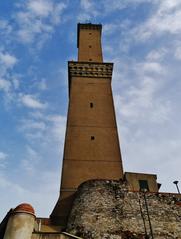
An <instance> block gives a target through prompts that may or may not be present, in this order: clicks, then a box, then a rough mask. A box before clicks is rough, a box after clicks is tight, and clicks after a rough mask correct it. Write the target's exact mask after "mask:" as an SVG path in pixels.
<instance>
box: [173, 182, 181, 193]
mask: <svg viewBox="0 0 181 239" xmlns="http://www.w3.org/2000/svg"><path fill="white" fill-rule="evenodd" d="M173 183H174V184H175V185H176V188H177V191H178V194H180V190H179V187H178V181H174V182H173Z"/></svg>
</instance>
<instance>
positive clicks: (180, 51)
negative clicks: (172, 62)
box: [175, 46, 181, 60]
mask: <svg viewBox="0 0 181 239" xmlns="http://www.w3.org/2000/svg"><path fill="white" fill-rule="evenodd" d="M175 58H176V59H177V60H181V47H180V46H179V47H177V48H176V50H175Z"/></svg>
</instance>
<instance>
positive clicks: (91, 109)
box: [51, 23, 123, 225]
mask: <svg viewBox="0 0 181 239" xmlns="http://www.w3.org/2000/svg"><path fill="white" fill-rule="evenodd" d="M101 30H102V26H101V25H97V24H90V23H89V24H78V31H77V34H78V36H77V37H78V40H77V47H78V61H77V62H74V61H71V62H68V72H69V109H68V118H67V129H66V136H65V146H64V157H63V168H62V179H61V187H60V196H59V199H58V202H57V204H56V206H55V208H54V210H53V212H52V214H51V219H52V220H53V222H54V223H55V224H59V225H66V221H67V217H68V214H69V211H70V209H71V206H72V201H73V198H74V194H75V192H76V190H77V187H78V186H79V185H80V184H81V183H83V182H85V181H87V180H90V179H119V178H122V177H123V168H122V159H121V153H120V147H119V139H118V132H117V126H116V118H115V111H114V104H113V97H112V89H111V78H112V70H113V64H112V63H103V56H102V47H101Z"/></svg>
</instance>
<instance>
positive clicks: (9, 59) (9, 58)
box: [0, 52, 18, 68]
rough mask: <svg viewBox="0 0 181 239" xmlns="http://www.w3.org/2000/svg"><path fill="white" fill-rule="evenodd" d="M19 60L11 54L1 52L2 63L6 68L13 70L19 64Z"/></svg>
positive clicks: (0, 59) (0, 60)
mask: <svg viewBox="0 0 181 239" xmlns="http://www.w3.org/2000/svg"><path fill="white" fill-rule="evenodd" d="M17 61H18V60H17V58H16V57H15V56H13V55H10V54H9V53H2V52H0V62H1V64H3V65H4V66H5V67H6V68H12V67H13V66H14V65H15V64H16V63H17Z"/></svg>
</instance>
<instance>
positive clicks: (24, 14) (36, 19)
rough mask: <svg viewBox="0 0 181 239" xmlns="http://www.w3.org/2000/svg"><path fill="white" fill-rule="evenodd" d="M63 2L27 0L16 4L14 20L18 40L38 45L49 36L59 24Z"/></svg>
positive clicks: (63, 7)
mask: <svg viewBox="0 0 181 239" xmlns="http://www.w3.org/2000/svg"><path fill="white" fill-rule="evenodd" d="M65 8H66V5H65V3H55V2H54V1H52V0H28V1H27V2H25V3H24V2H23V3H22V4H18V9H19V10H18V12H17V13H16V15H15V20H16V22H17V24H18V28H17V36H18V40H19V41H20V42H22V43H25V44H32V43H36V45H37V46H38V47H41V46H42V44H43V43H44V42H45V41H46V40H47V39H49V38H50V37H51V35H52V33H53V32H54V27H56V26H57V25H58V24H60V21H61V16H62V13H63V11H64V9H65Z"/></svg>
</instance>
